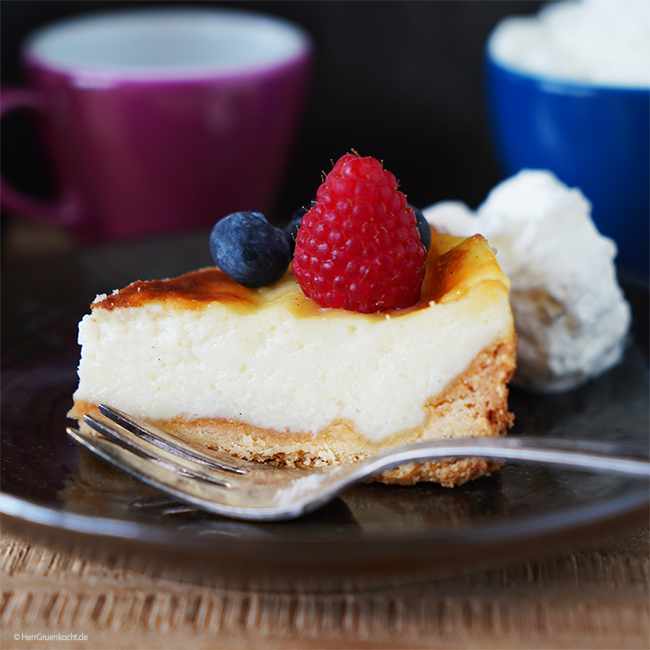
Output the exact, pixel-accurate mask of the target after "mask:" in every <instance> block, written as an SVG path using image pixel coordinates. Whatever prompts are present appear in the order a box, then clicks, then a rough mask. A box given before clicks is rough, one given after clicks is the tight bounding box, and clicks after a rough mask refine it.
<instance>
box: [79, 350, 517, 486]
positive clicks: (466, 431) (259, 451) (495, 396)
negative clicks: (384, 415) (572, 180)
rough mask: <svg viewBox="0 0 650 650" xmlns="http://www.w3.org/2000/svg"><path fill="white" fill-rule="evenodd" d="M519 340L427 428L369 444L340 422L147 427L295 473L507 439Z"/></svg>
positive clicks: (461, 478) (455, 389)
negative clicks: (470, 440) (313, 429)
mask: <svg viewBox="0 0 650 650" xmlns="http://www.w3.org/2000/svg"><path fill="white" fill-rule="evenodd" d="M515 359H516V339H515V338H514V337H513V338H512V339H509V340H506V341H501V342H499V343H496V344H494V345H492V346H490V347H488V348H486V349H485V350H483V352H481V353H480V354H479V355H478V356H477V357H476V358H475V359H474V361H473V363H472V365H471V366H470V367H469V368H468V370H467V371H466V372H464V373H463V374H462V375H461V376H460V377H458V378H457V379H455V380H454V381H452V382H451V383H450V384H449V385H448V386H447V388H446V389H445V390H444V391H443V392H442V393H440V394H439V395H437V396H435V397H434V398H431V399H430V400H429V401H428V402H427V403H426V405H425V410H426V413H427V419H426V423H425V425H424V427H422V428H417V429H413V430H410V431H408V432H406V433H401V434H399V435H397V436H393V437H392V438H390V439H387V440H384V441H382V442H381V443H379V444H375V443H371V442H369V441H368V440H366V439H365V438H364V437H362V436H361V435H360V434H359V433H357V432H356V431H355V429H354V427H353V426H352V425H351V423H349V422H345V421H339V422H336V423H334V424H333V425H331V426H330V427H328V428H327V429H325V430H322V431H320V432H319V433H318V434H316V435H314V434H311V433H282V432H277V431H274V430H269V429H262V428H259V427H254V426H252V425H249V424H246V423H242V422H237V421H233V420H224V419H208V418H206V419H198V420H189V421H188V420H185V419H182V418H175V419H172V420H165V421H152V424H154V425H156V426H158V427H160V428H162V429H164V430H166V431H168V432H170V433H172V434H174V435H177V436H178V437H180V438H182V439H184V440H186V441H188V442H190V443H192V444H195V445H198V446H200V447H202V448H204V449H205V448H207V449H211V450H214V451H218V452H222V453H223V452H225V453H228V454H231V455H233V456H237V457H239V458H243V459H246V460H252V461H256V462H266V463H273V464H278V465H288V466H294V467H317V466H323V465H331V464H334V463H349V462H355V461H359V460H362V459H364V458H367V457H368V456H371V455H374V454H377V453H380V452H382V451H385V450H387V449H389V448H391V447H394V446H397V445H403V444H409V443H414V442H418V441H422V440H430V439H438V438H465V437H476V438H479V437H492V436H501V435H504V434H505V433H506V431H507V429H508V428H509V427H510V426H512V423H513V421H514V416H513V415H512V413H510V412H509V411H508V382H509V380H510V378H511V376H512V374H513V373H514V370H515ZM92 412H97V407H96V405H93V404H88V403H83V402H81V403H78V402H76V401H75V404H74V406H73V408H72V409H71V411H70V413H69V416H70V417H72V418H75V419H77V420H78V421H79V424H80V426H82V427H84V428H85V429H86V430H88V429H87V427H86V425H84V424H83V421H82V420H81V418H82V416H83V414H84V413H92ZM498 467H499V463H494V462H488V461H483V460H473V459H467V460H458V461H444V462H440V461H434V462H425V463H410V464H408V465H403V466H400V467H397V468H395V469H391V470H387V471H385V472H382V473H381V474H378V475H377V476H375V477H374V479H373V480H375V481H381V482H384V483H396V484H401V485H411V484H413V483H417V482H419V481H433V482H436V483H440V484H442V485H444V486H448V487H451V486H454V485H461V484H462V483H466V482H467V481H470V480H472V479H475V478H478V477H480V476H482V475H485V474H489V473H490V472H491V471H493V470H494V469H496V468H498Z"/></svg>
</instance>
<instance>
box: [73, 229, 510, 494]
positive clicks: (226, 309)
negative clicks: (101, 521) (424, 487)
mask: <svg viewBox="0 0 650 650" xmlns="http://www.w3.org/2000/svg"><path fill="white" fill-rule="evenodd" d="M508 294H509V282H508V279H507V277H506V276H505V274H504V273H503V272H502V271H501V269H500V268H499V266H498V264H497V262H496V259H495V257H494V254H493V252H492V251H491V249H490V247H489V246H488V244H487V242H486V240H485V239H484V238H482V237H481V236H480V235H476V236H474V237H472V238H470V239H467V240H462V239H458V238H454V237H450V236H448V235H444V234H439V233H436V232H433V241H432V244H431V247H430V250H429V254H428V257H427V261H426V274H425V279H424V283H423V286H422V296H421V299H420V301H419V302H418V303H417V304H415V305H414V306H413V307H411V308H409V309H405V310H400V311H397V310H389V311H386V312H382V313H376V314H360V313H356V312H351V311H344V310H340V309H326V308H321V307H318V306H317V305H316V304H315V303H314V302H313V301H312V300H310V299H309V298H306V297H305V295H304V294H303V292H302V291H301V289H300V286H299V285H298V284H297V283H296V281H295V278H294V277H293V275H292V274H291V272H288V273H287V274H286V276H285V277H284V278H283V279H282V280H280V281H279V282H277V283H276V284H274V285H273V286H270V287H264V288H259V289H249V288H246V287H244V286H242V285H240V284H237V283H236V282H234V281H233V280H231V279H230V278H228V277H227V276H226V275H225V274H223V273H222V272H221V271H220V270H218V269H216V268H206V269H202V270H198V271H195V272H192V273H188V274H187V275H183V276H181V277H178V278H174V279H168V280H154V281H149V282H134V283H133V284H131V285H129V286H128V287H126V288H124V289H122V290H120V291H116V292H114V293H113V294H112V295H110V296H105V295H103V296H98V297H97V298H96V300H95V301H94V302H93V304H92V313H91V314H89V315H87V316H85V317H84V318H83V320H82V321H81V323H80V326H79V343H80V344H81V346H82V352H81V361H80V364H79V379H80V382H79V387H78V389H77V391H76V392H75V394H74V406H73V408H72V410H71V411H70V415H71V417H74V418H76V419H79V420H80V425H81V426H84V425H83V422H82V421H81V418H82V416H83V414H84V413H87V412H95V411H96V406H97V404H100V403H106V404H109V405H111V406H113V407H116V408H118V409H121V410H123V411H125V412H127V413H131V414H133V415H136V416H139V417H143V418H145V419H146V420H148V421H150V422H152V423H154V424H155V425H157V426H159V427H161V428H163V429H165V430H167V431H169V432H171V433H174V434H176V435H177V436H179V437H182V438H183V439H185V440H187V441H189V442H191V443H194V444H197V445H200V446H201V447H203V448H208V449H213V450H218V451H225V452H227V453H230V454H234V455H236V456H239V457H241V458H245V459H249V460H255V461H261V462H273V463H280V464H287V465H292V466H319V465H327V464H331V463H339V462H354V461H357V460H360V459H362V458H364V457H367V456H369V455H371V454H375V453H378V452H381V451H383V450H386V449H388V448H390V447H393V446H396V445H403V444H407V443H412V442H417V441H420V440H426V439H433V438H444V437H449V438H456V437H469V436H473V437H480V436H499V435H503V434H504V433H505V432H506V430H507V428H508V427H509V426H510V425H511V423H512V419H513V417H512V414H511V413H509V411H508V404H507V398H508V389H507V384H508V381H509V380H510V377H511V375H512V374H513V372H514V368H515V355H516V336H515V331H514V326H513V317H512V313H511V310H510V303H509V295H508ZM494 467H495V464H493V463H489V462H485V461H480V460H460V461H453V462H431V463H421V464H412V465H409V466H403V467H399V468H397V469H394V470H390V471H387V472H384V473H383V474H381V475H380V476H379V477H377V478H378V480H383V481H386V482H392V483H403V484H410V483H414V482H417V481H422V480H428V481H437V482H439V483H442V484H443V485H448V486H451V485H456V484H460V483H464V482H466V481H468V480H470V479H473V478H476V477H478V476H481V475H482V474H485V473H487V472H489V471H491V470H492V469H493V468H494Z"/></svg>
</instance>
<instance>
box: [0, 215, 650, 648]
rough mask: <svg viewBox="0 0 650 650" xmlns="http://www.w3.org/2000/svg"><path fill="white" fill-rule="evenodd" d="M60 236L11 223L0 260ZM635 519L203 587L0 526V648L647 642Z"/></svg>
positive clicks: (38, 251) (645, 581)
mask: <svg viewBox="0 0 650 650" xmlns="http://www.w3.org/2000/svg"><path fill="white" fill-rule="evenodd" d="M69 246H70V242H69V241H68V239H67V238H66V236H65V235H64V234H62V233H60V232H57V231H56V230H51V229H47V228H45V229H43V228H39V227H34V226H32V225H31V224H25V223H22V222H18V223H17V225H16V224H15V223H14V224H12V227H11V228H10V229H8V230H7V233H6V238H5V250H4V258H3V265H4V264H15V263H20V262H21V261H24V260H31V259H35V258H37V257H38V256H40V255H42V254H46V253H47V252H48V251H51V250H53V249H56V250H57V251H60V250H65V249H66V248H67V247H69ZM649 544H650V531H649V529H648V528H647V527H645V526H644V527H643V528H639V529H634V530H625V531H612V537H611V538H609V539H606V540H593V542H592V543H591V544H589V545H586V546H585V545H584V544H583V545H582V546H581V547H578V548H572V549H564V550H556V551H552V550H551V549H549V553H548V554H547V555H545V556H543V557H538V558H529V559H528V560H526V561H524V562H521V561H519V562H516V563H514V564H511V565H503V566H498V567H495V568H491V569H486V570H481V571H474V572H471V573H466V574H459V575H455V576H453V577H447V578H444V579H443V578H439V579H429V580H425V581H422V582H410V583H408V584H386V585H384V586H382V584H381V580H379V581H377V580H374V581H373V584H372V586H370V585H368V586H364V584H363V583H358V584H354V585H352V586H349V587H347V588H342V589H340V590H337V589H332V588H328V589H319V588H318V586H317V585H314V583H309V584H305V586H304V587H301V585H300V584H297V585H295V586H294V587H292V588H291V589H290V590H287V588H286V587H282V586H278V587H277V588H274V587H273V585H272V584H268V583H264V584H260V585H258V586H256V585H255V584H250V585H248V586H247V587H246V588H242V587H238V586H233V587H229V586H227V584H226V585H224V586H219V587H214V586H205V585H197V584H193V583H191V582H185V581H183V580H179V579H174V578H166V577H164V576H160V575H151V574H148V573H147V572H146V571H142V572H139V571H137V570H134V569H131V568H126V567H127V562H126V558H124V557H120V556H115V557H112V558H110V560H107V561H105V562H104V561H90V560H87V559H84V557H85V556H84V557H81V556H76V555H74V554H66V553H64V552H59V551H55V550H53V549H52V548H48V547H46V546H40V545H37V544H33V543H30V542H28V541H27V540H25V539H21V538H19V537H14V536H12V535H10V534H9V533H8V532H7V531H3V532H2V533H1V534H0V579H1V587H2V601H1V610H0V620H1V624H2V632H1V638H0V641H1V647H2V648H3V649H10V648H44V649H45V648H58V649H67V648H85V649H88V650H90V649H93V650H99V649H119V648H141V649H145V648H161V649H162V648H188V649H190V648H377V649H380V648H486V649H487V648H539V649H542V648H543V649H552V648H574V649H583V648H584V649H586V648H607V649H612V648H641V649H647V648H650V617H649V614H650V605H649V603H650V599H649V595H650V590H649V571H648V569H649V566H648V565H649Z"/></svg>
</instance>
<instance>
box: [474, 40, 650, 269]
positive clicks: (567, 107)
mask: <svg viewBox="0 0 650 650" xmlns="http://www.w3.org/2000/svg"><path fill="white" fill-rule="evenodd" d="M485 74H486V92H487V105H488V112H489V120H490V125H491V129H492V134H493V139H494V144H495V147H496V154H497V157H498V160H499V162H500V164H501V166H502V171H503V172H504V174H505V175H507V176H510V175H512V174H514V173H516V172H517V171H519V170H520V169H522V168H532V169H548V170H550V171H552V172H553V173H554V174H555V175H556V176H557V177H558V179H559V180H560V181H562V182H563V183H565V184H566V185H568V186H570V187H578V188H580V190H581V191H582V193H583V194H584V195H585V196H586V197H587V199H589V201H590V202H591V204H592V208H593V210H592V216H593V219H594V221H595V223H596V225H597V227H598V229H599V230H600V232H601V233H603V234H604V235H607V236H608V237H611V238H612V239H613V240H614V241H615V242H616V244H617V246H618V251H619V253H618V257H617V264H618V266H619V267H620V268H624V269H627V270H632V271H635V272H637V273H641V274H642V275H643V276H645V277H647V276H648V264H649V262H648V251H649V248H650V245H649V232H648V225H649V223H650V201H649V196H650V188H649V179H650V166H649V161H650V133H649V127H650V90H647V89H627V88H617V87H600V86H591V85H581V84H579V83H574V82H568V81H562V80H558V79H552V78H542V77H535V76H533V75H529V74H526V73H524V72H520V71H517V70H514V69H512V68H508V67H506V66H505V65H503V64H501V63H499V62H498V61H495V60H494V58H493V57H492V56H491V55H490V52H489V47H488V49H486V56H485Z"/></svg>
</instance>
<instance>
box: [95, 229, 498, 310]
mask: <svg viewBox="0 0 650 650" xmlns="http://www.w3.org/2000/svg"><path fill="white" fill-rule="evenodd" d="M425 267H426V273H425V277H424V282H423V284H422V294H421V297H420V300H419V301H418V302H417V303H416V304H415V305H414V306H412V307H409V308H408V309H403V310H394V309H392V310H387V311H385V312H381V313H378V314H359V316H362V317H363V318H385V317H386V314H389V315H390V316H391V317H396V316H399V315H403V314H407V313H411V312H413V311H415V310H418V309H422V308H424V307H427V306H428V305H430V304H431V303H440V302H447V301H449V300H454V299H458V298H459V297H461V296H462V295H463V294H465V293H466V292H467V291H468V290H469V289H470V288H471V287H472V286H474V285H476V284H478V283H479V282H484V281H496V282H500V283H501V284H503V285H504V286H505V287H506V289H508V288H509V281H508V278H507V276H506V275H505V274H504V273H503V271H502V270H501V268H500V267H499V265H498V263H497V261H496V257H495V256H494V253H493V252H492V250H491V249H490V247H489V245H488V243H487V241H486V240H485V238H483V237H482V236H481V235H474V236H473V237H470V238H469V239H463V238H459V237H452V236H451V235H446V234H444V233H439V232H437V231H435V230H433V229H432V241H431V247H430V249H429V254H428V256H427V259H426V262H425ZM277 300H280V301H282V302H283V303H285V306H286V307H287V308H288V309H289V310H290V311H292V312H293V313H294V314H295V315H296V316H310V315H316V314H319V313H322V312H324V311H335V310H327V309H323V308H321V307H319V306H318V305H317V304H316V303H315V302H313V301H312V300H310V299H309V298H307V297H306V296H305V295H304V294H303V292H302V290H301V288H300V286H299V285H298V283H297V282H296V279H295V277H294V275H293V273H291V271H288V272H287V273H286V275H285V276H284V277H283V278H282V279H281V280H280V281H279V282H277V283H275V284H274V285H272V286H270V287H261V288H259V289H250V288H248V287H244V286H243V285H241V284H239V283H237V282H235V281H234V280H232V279H231V278H229V277H228V276H227V275H226V274H225V273H223V271H221V270H219V269H218V268H215V267H210V268H204V269H199V270H198V271H192V272H190V273H186V274H185V275H181V276H179V277H177V278H171V279H165V280H149V281H141V280H138V281H136V282H133V283H131V284H130V285H128V286H127V287H125V288H124V289H121V290H119V291H115V292H113V293H112V294H111V295H110V296H105V295H104V296H98V297H97V299H96V300H95V302H94V303H93V304H92V309H93V310H94V309H106V310H109V311H110V310H113V309H117V308H127V307H139V306H142V305H143V304H145V303H150V302H158V301H159V302H165V303H167V304H170V305H171V304H173V305H176V306H178V307H179V308H182V309H186V310H187V309H201V308H203V307H204V306H205V305H206V304H208V303H213V302H218V303H221V304H223V305H224V306H225V307H227V308H230V309H232V310H234V311H236V312H239V313H246V312H248V311H254V310H256V309H259V308H261V307H262V306H263V305H267V304H269V303H271V302H274V301H277Z"/></svg>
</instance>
